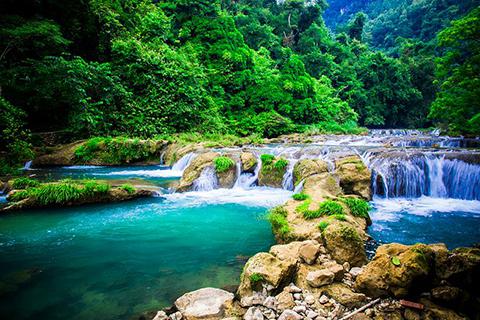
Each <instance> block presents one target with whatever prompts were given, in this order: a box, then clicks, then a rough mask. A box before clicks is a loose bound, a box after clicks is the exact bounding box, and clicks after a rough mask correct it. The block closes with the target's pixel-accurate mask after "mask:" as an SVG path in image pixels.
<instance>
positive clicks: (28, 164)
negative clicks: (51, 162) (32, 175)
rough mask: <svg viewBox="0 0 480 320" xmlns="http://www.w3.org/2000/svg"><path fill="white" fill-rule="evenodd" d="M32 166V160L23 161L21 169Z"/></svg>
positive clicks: (28, 168) (27, 168)
mask: <svg viewBox="0 0 480 320" xmlns="http://www.w3.org/2000/svg"><path fill="white" fill-rule="evenodd" d="M31 166H32V160H30V161H27V162H25V165H24V166H23V170H30V167H31Z"/></svg>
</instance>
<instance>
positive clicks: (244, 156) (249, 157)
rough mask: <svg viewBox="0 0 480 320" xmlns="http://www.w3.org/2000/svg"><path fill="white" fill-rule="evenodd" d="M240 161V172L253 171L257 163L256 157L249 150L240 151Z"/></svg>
mask: <svg viewBox="0 0 480 320" xmlns="http://www.w3.org/2000/svg"><path fill="white" fill-rule="evenodd" d="M240 161H241V163H242V172H249V173H253V172H254V171H255V168H256V167H257V165H258V160H257V157H256V156H255V155H254V154H253V153H251V152H242V153H241V154H240Z"/></svg>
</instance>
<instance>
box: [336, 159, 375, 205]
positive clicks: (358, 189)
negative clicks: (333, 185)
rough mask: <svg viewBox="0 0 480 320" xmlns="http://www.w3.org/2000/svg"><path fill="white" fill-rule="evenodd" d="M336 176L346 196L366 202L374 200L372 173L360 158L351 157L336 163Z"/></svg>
mask: <svg viewBox="0 0 480 320" xmlns="http://www.w3.org/2000/svg"><path fill="white" fill-rule="evenodd" d="M335 168H336V169H335V174H336V175H337V176H338V177H339V179H340V186H341V187H342V189H343V191H344V193H345V194H354V195H358V196H360V197H362V198H363V199H365V200H370V199H371V198H372V191H371V188H370V180H371V172H370V170H369V169H368V168H367V166H366V165H365V164H364V163H363V161H362V159H361V158H360V157H359V156H356V155H355V156H349V157H345V158H341V159H338V160H336V161H335Z"/></svg>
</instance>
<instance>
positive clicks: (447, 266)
mask: <svg viewBox="0 0 480 320" xmlns="http://www.w3.org/2000/svg"><path fill="white" fill-rule="evenodd" d="M445 249H446V248H445ZM445 249H442V248H440V249H437V250H436V251H435V270H436V276H437V277H438V278H439V279H440V280H446V281H448V282H449V283H451V284H453V285H454V286H458V287H461V288H467V289H470V290H472V289H475V288H478V287H480V249H479V248H457V249H454V250H452V251H451V252H447V251H445Z"/></svg>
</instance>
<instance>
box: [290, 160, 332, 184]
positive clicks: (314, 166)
mask: <svg viewBox="0 0 480 320" xmlns="http://www.w3.org/2000/svg"><path fill="white" fill-rule="evenodd" d="M325 172H328V166H327V163H326V162H325V161H323V160H319V159H303V160H300V161H298V162H297V163H296V164H295V166H294V167H293V179H294V183H295V185H296V184H298V183H299V182H300V181H302V180H304V179H305V178H307V177H309V176H312V175H314V174H320V173H325Z"/></svg>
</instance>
